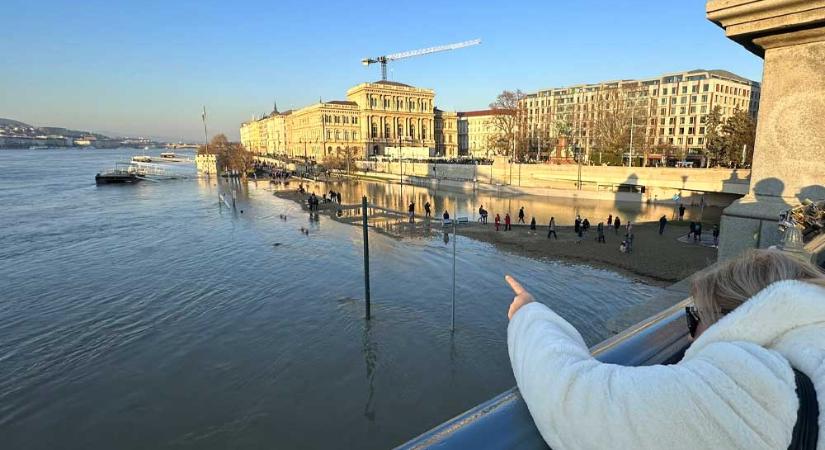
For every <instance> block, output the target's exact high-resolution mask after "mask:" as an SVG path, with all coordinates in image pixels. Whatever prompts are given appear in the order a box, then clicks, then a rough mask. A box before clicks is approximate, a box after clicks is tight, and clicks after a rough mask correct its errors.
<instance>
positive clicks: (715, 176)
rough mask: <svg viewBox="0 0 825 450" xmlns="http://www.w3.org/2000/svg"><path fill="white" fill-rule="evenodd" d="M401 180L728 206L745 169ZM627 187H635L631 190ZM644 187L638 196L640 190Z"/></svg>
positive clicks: (515, 171)
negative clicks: (702, 201)
mask: <svg viewBox="0 0 825 450" xmlns="http://www.w3.org/2000/svg"><path fill="white" fill-rule="evenodd" d="M356 165H357V166H358V168H359V169H361V170H362V171H365V172H367V173H371V174H373V175H375V174H376V173H381V174H388V175H393V176H400V174H401V166H402V164H401V163H398V162H358V163H356ZM403 166H404V167H403V170H404V177H405V179H406V178H412V177H416V178H429V179H433V180H436V181H437V182H439V183H451V184H456V185H461V184H466V185H469V186H471V188H472V189H489V188H493V189H506V190H507V191H509V192H513V193H528V194H537V195H547V194H546V193H547V192H558V191H578V194H577V195H578V196H582V195H589V194H585V193H584V192H582V191H589V192H600V193H604V194H607V197H610V196H614V197H615V196H617V195H620V194H623V193H633V194H634V195H633V196H632V197H633V198H638V199H639V200H640V201H673V200H672V199H673V197H674V196H675V195H679V197H680V199H679V200H678V201H680V202H686V203H698V202H699V201H700V197H704V202H705V203H706V204H709V205H724V206H726V205H728V204H730V202H731V201H732V200H734V199H735V198H737V197H740V196H742V195H745V194H746V193H747V192H748V183H749V177H750V171H748V170H742V169H739V170H730V169H676V168H654V167H604V166H582V167H581V179H582V189H581V190H579V189H578V186H577V185H578V171H579V167H578V166H576V165H547V164H513V165H509V164H500V163H499V164H493V165H485V166H477V165H469V164H431V163H412V162H404V163H403ZM628 185H631V186H637V188H632V187H630V186H628ZM641 186H644V192H641V190H642V189H641V188H640V187H641Z"/></svg>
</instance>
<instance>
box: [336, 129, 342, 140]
mask: <svg viewBox="0 0 825 450" xmlns="http://www.w3.org/2000/svg"><path fill="white" fill-rule="evenodd" d="M335 140H336V141H340V140H341V130H335Z"/></svg>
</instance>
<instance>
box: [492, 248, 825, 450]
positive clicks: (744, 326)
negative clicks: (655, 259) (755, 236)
mask: <svg viewBox="0 0 825 450" xmlns="http://www.w3.org/2000/svg"><path fill="white" fill-rule="evenodd" d="M506 281H507V283H508V284H509V285H510V287H511V288H512V290H513V292H514V298H513V300H512V303H511V304H510V307H509V310H508V312H507V316H508V318H509V320H510V322H509V325H508V327H507V346H508V351H509V356H510V362H511V366H512V369H513V374H514V376H515V380H516V384H517V385H518V387H519V391H520V392H521V396H522V398H523V399H524V401H525V403H526V404H527V408H528V409H529V412H530V414H531V416H532V419H533V421H534V423H535V424H536V427H537V428H538V430H539V432H540V434H541V436H542V437H543V438H544V440H545V441H546V443H547V444H548V445H549V447H551V448H570V447H575V448H594V449H606V448H611V449H612V448H615V449H668V450H699V449H722V448H726V449H727V448H729V449H761V450H767V449H788V448H793V449H798V448H814V447H815V446H816V444H817V439H818V440H819V446H820V447H821V445H822V438H823V436H825V423H823V422H822V420H821V418H822V415H821V414H822V413H821V412H820V413H819V414H820V415H819V416H818V417H819V419H820V420H818V419H817V418H816V416H817V412H818V411H820V410H821V409H822V407H823V404H822V401H821V400H817V396H818V395H819V396H821V395H822V393H821V392H820V391H821V389H822V387H823V386H825V372H823V371H822V370H821V367H822V360H823V355H825V276H823V273H822V271H821V270H820V269H818V268H817V267H815V266H814V265H813V264H810V263H808V262H803V261H800V260H798V259H796V258H794V257H793V256H790V255H788V254H786V253H784V252H781V251H776V250H751V251H749V252H747V253H745V254H744V255H743V256H740V257H738V258H735V259H732V260H727V261H724V262H721V263H717V264H715V265H714V266H712V267H710V268H708V269H705V270H703V271H702V272H700V273H698V274H697V275H696V276H694V277H693V279H692V285H693V286H692V288H691V293H690V296H691V297H692V299H693V305H692V306H689V307H688V308H687V310H686V314H685V315H686V317H687V330H686V331H688V333H689V334H690V335H691V337H692V338H693V339H692V343H691V344H690V347H688V349H687V351H686V352H685V354H684V356H683V357H681V358H680V360H679V361H678V362H677V363H675V364H669V365H666V366H665V365H646V366H644V367H627V366H619V365H614V364H607V363H602V362H600V361H598V360H596V359H595V358H593V357H592V356H591V353H590V351H589V350H588V348H587V344H586V343H585V342H586V341H585V340H584V339H583V338H582V337H581V334H580V333H579V332H578V331H576V329H575V328H574V327H573V326H572V325H571V324H570V323H569V322H567V321H566V320H565V319H563V318H562V317H561V316H559V315H558V314H556V313H555V312H554V311H553V310H551V309H550V308H549V307H547V306H546V305H545V304H543V303H542V302H539V301H536V300H537V299H534V297H533V295H531V293H530V292H529V291H528V290H527V289H525V288H524V287H523V286H522V285H521V284H520V283H519V282H518V281H517V280H515V279H514V278H513V277H511V276H507V277H506ZM550 304H552V303H550ZM820 398H821V397H820ZM594 423H596V424H598V426H594ZM808 432H810V434H816V435H818V438H813V437H812V438H810V439H811V440H808V441H807V442H808V444H803V445H799V444H800V439H802V440H805V439H809V438H806V436H810V435H809V434H807V433H808ZM686 436H690V437H689V438H686ZM806 445H807V446H806Z"/></svg>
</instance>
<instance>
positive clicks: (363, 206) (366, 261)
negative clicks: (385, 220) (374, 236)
mask: <svg viewBox="0 0 825 450" xmlns="http://www.w3.org/2000/svg"><path fill="white" fill-rule="evenodd" d="M361 218H362V220H363V224H364V307H365V309H366V319H367V320H370V235H369V229H368V227H367V196H366V195H365V196H363V197H361Z"/></svg>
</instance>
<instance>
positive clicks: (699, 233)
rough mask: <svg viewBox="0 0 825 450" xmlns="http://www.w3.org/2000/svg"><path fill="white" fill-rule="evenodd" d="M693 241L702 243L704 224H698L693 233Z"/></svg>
mask: <svg viewBox="0 0 825 450" xmlns="http://www.w3.org/2000/svg"><path fill="white" fill-rule="evenodd" d="M693 240H694V241H698V242H699V243H700V244H701V243H702V222H696V229H695V230H694V232H693Z"/></svg>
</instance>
